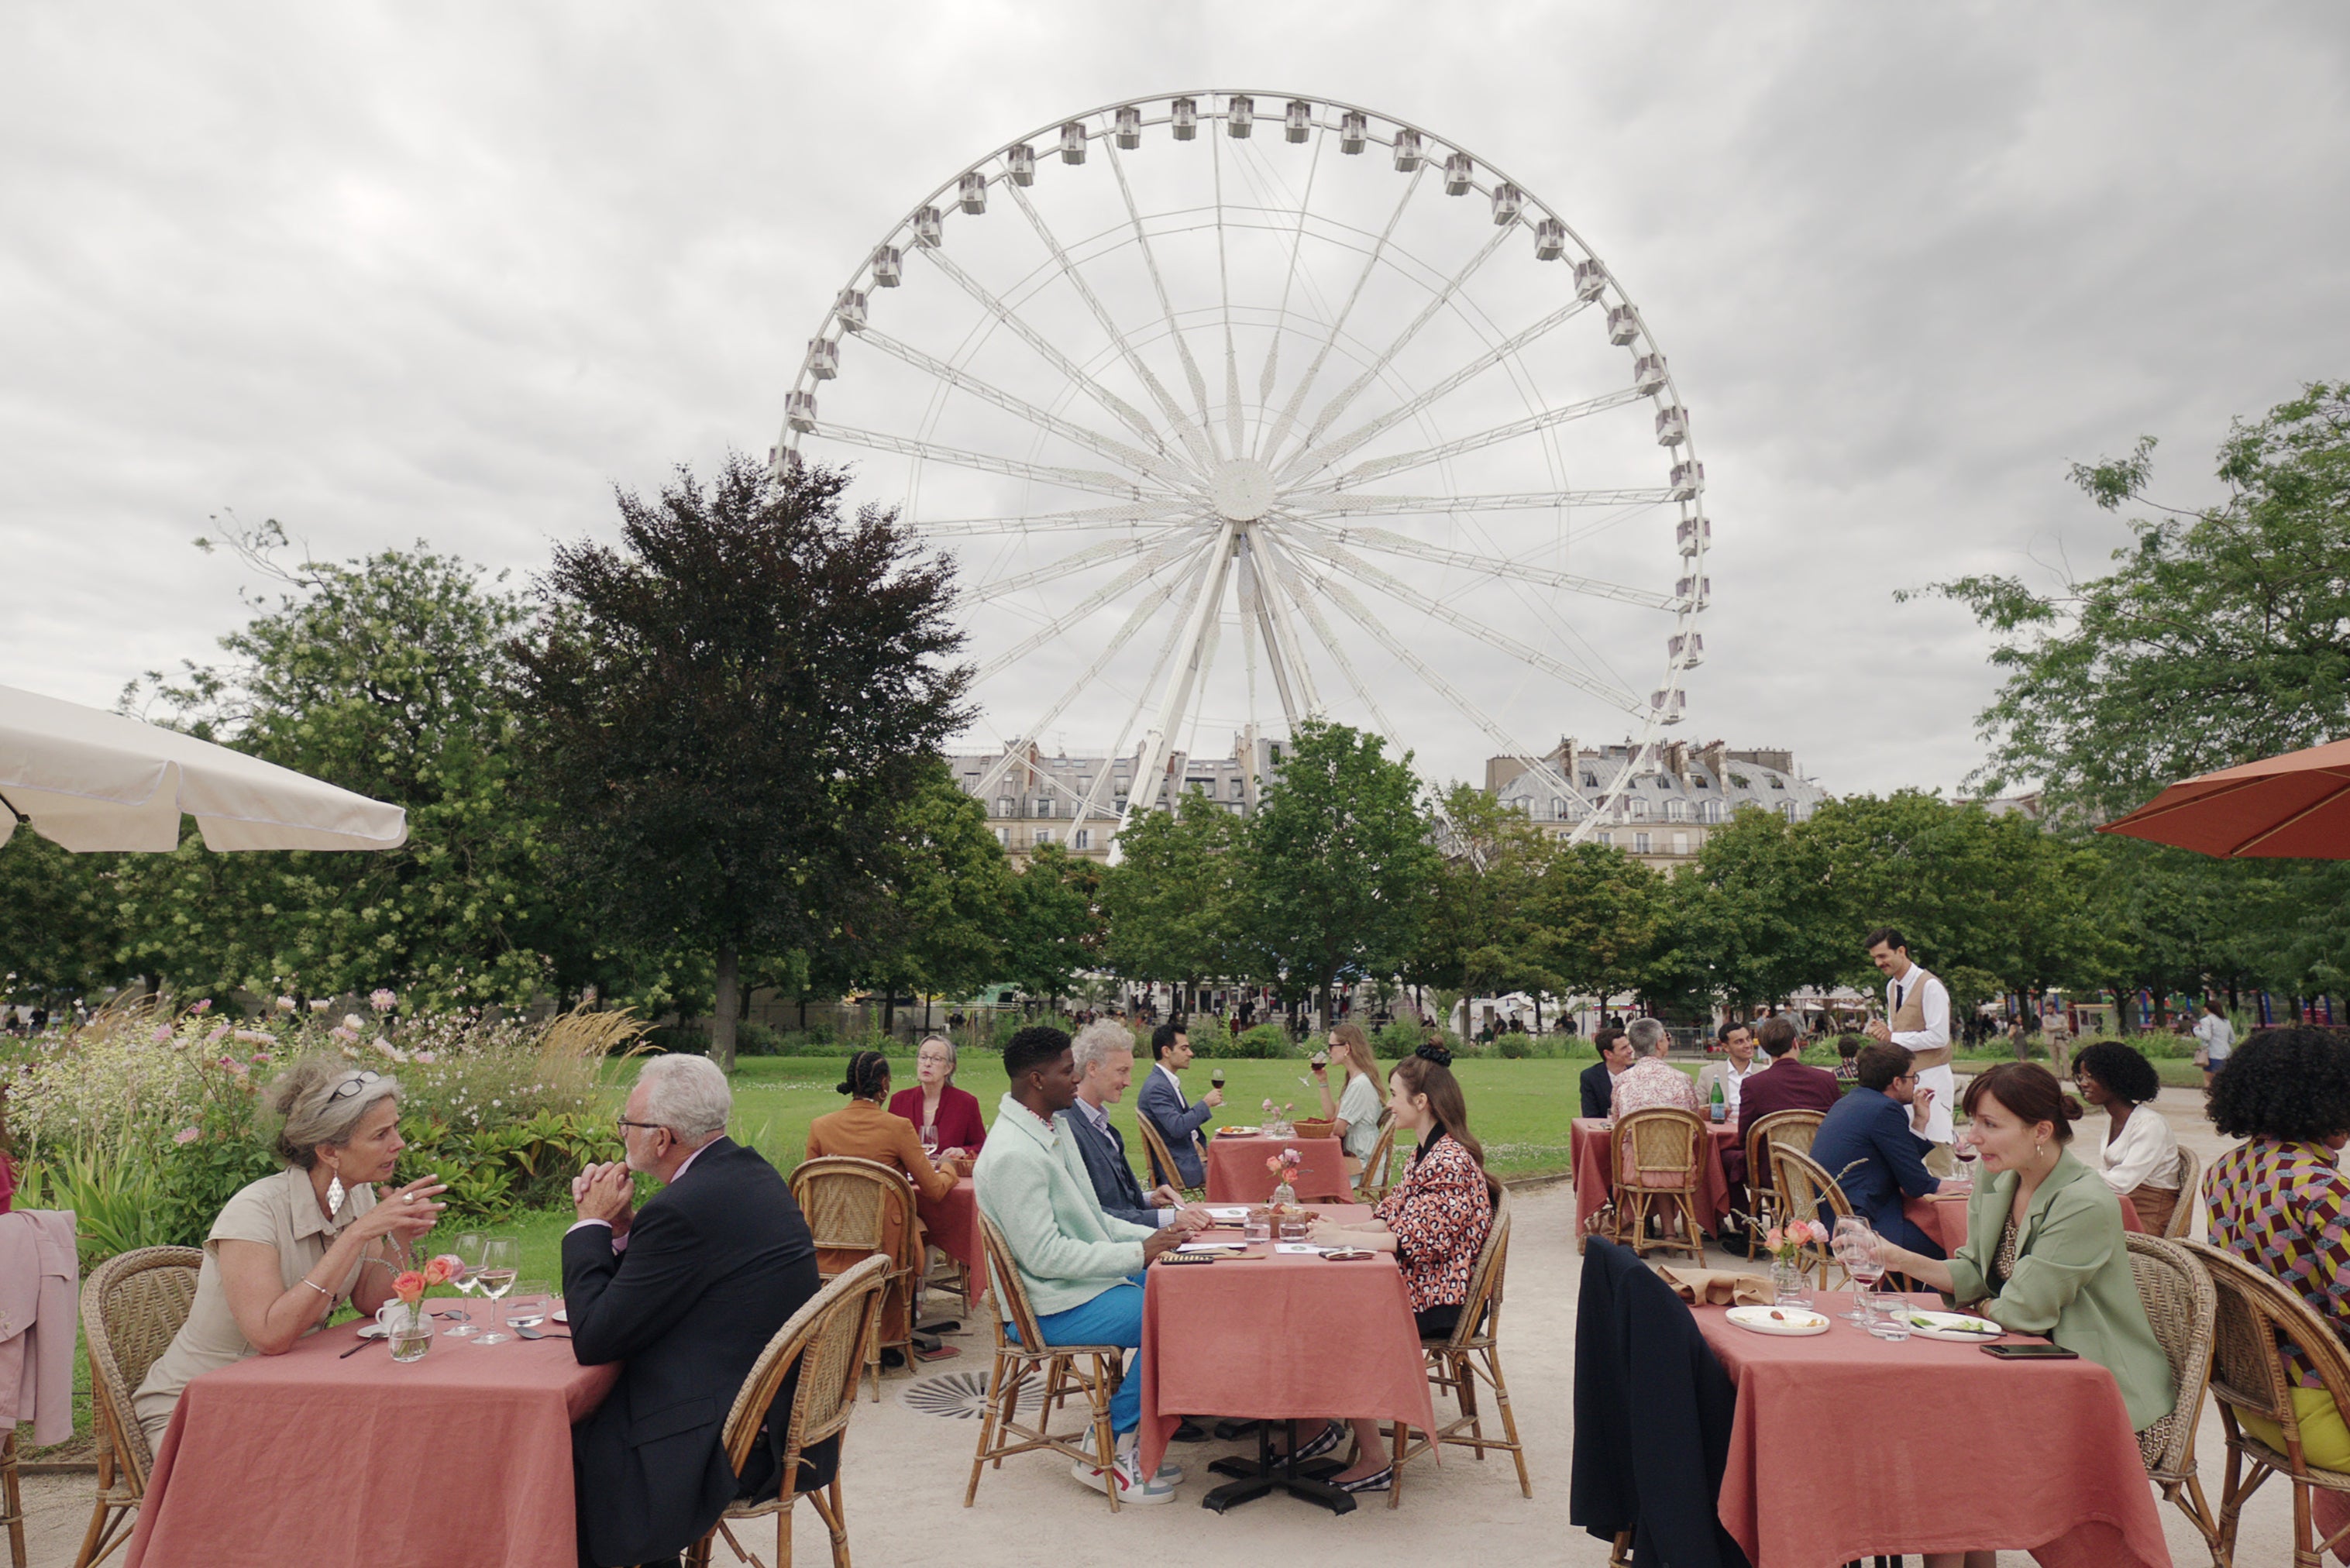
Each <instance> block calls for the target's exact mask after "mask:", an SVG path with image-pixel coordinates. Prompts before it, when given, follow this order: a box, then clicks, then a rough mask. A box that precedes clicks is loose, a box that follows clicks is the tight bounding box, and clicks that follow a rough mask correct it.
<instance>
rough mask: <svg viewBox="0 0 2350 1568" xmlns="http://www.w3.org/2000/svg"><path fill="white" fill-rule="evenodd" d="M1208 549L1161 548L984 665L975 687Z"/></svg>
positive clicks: (1190, 543)
mask: <svg viewBox="0 0 2350 1568" xmlns="http://www.w3.org/2000/svg"><path fill="white" fill-rule="evenodd" d="M1206 548H1207V546H1206V545H1201V543H1200V542H1199V541H1198V540H1197V539H1194V538H1185V539H1180V540H1178V541H1176V542H1175V543H1173V544H1171V545H1160V546H1159V549H1158V550H1157V551H1155V552H1154V553H1153V554H1151V555H1149V556H1146V557H1145V558H1143V559H1142V560H1139V561H1137V562H1136V563H1135V564H1134V565H1133V566H1128V568H1127V569H1126V570H1125V571H1123V572H1120V573H1119V574H1118V576H1115V577H1113V578H1111V579H1110V580H1109V581H1108V582H1107V583H1104V584H1103V585H1102V586H1101V587H1098V588H1096V589H1095V590H1094V591H1093V592H1092V593H1090V594H1087V596H1086V597H1084V598H1082V599H1079V600H1078V601H1077V602H1076V604H1074V605H1072V606H1071V607H1069V608H1067V609H1066V610H1064V611H1063V612H1062V613H1061V614H1059V615H1057V616H1055V617H1054V618H1052V619H1051V620H1049V621H1047V622H1045V624H1044V625H1043V626H1041V627H1038V628H1036V629H1035V631H1032V632H1030V633H1029V634H1028V635H1027V636H1026V637H1024V638H1022V639H1020V640H1019V641H1018V642H1015V643H1014V644H1013V645H1012V646H1011V647H1010V648H1007V649H1004V650H1003V652H1002V653H999V654H997V655H996V656H995V657H994V658H993V659H988V660H987V661H986V662H985V663H983V664H982V665H981V666H980V667H979V669H978V670H975V671H974V672H973V673H972V684H974V685H976V684H978V683H979V682H980V681H983V680H987V679H988V678H989V677H990V676H993V675H999V674H1001V673H1003V671H1004V670H1007V669H1009V668H1010V667H1011V666H1013V665H1014V664H1017V663H1019V662H1020V660H1022V659H1025V658H1027V657H1028V656H1029V655H1030V654H1032V653H1034V652H1035V651H1036V650H1037V649H1040V648H1042V647H1044V646H1045V644H1046V643H1049V642H1053V641H1055V640H1057V639H1060V638H1062V637H1064V636H1066V635H1067V633H1068V631H1069V629H1070V628H1073V627H1075V626H1077V625H1079V624H1080V623H1082V622H1083V621H1085V620H1086V618H1087V617H1089V616H1091V615H1092V614H1093V613H1094V611H1096V610H1097V609H1099V608H1101V607H1102V606H1104V605H1106V604H1108V603H1109V602H1110V601H1111V600H1113V599H1115V598H1117V597H1118V595H1120V594H1122V593H1124V592H1126V590H1127V589H1128V588H1130V587H1134V586H1135V585H1136V584H1138V583H1143V582H1148V581H1149V580H1150V579H1151V578H1153V577H1155V576H1158V575H1159V573H1161V572H1163V571H1165V570H1166V569H1167V568H1168V567H1170V566H1174V565H1176V564H1177V563H1178V562H1180V561H1184V560H1187V559H1191V558H1194V557H1196V556H1199V555H1200V554H1201V552H1202V551H1204V550H1205V549H1206Z"/></svg>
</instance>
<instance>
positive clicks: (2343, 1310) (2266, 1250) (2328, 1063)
mask: <svg viewBox="0 0 2350 1568" xmlns="http://www.w3.org/2000/svg"><path fill="white" fill-rule="evenodd" d="M2211 1120H2212V1121H2213V1123H2214V1124H2216V1125H2217V1126H2218V1127H2219V1129H2220V1132H2222V1133H2224V1134H2226V1135H2227V1136H2229V1137H2241V1138H2242V1139H2243V1140H2244V1141H2243V1142H2242V1143H2241V1144H2239V1145H2237V1146H2236V1147H2234V1148H2231V1149H2230V1150H2228V1152H2227V1153H2225V1154H2223V1155H2221V1156H2220V1157H2219V1158H2217V1159H2214V1160H2213V1161H2212V1162H2211V1173H2210V1177H2209V1178H2208V1179H2207V1190H2208V1191H2209V1193H2210V1206H2211V1242H2212V1245H2214V1246H2217V1247H2224V1248H2226V1249H2227V1250H2228V1251H2230V1252H2233V1253H2235V1254H2236V1255H2237V1256H2238V1257H2240V1258H2241V1259H2243V1260H2244V1262H2248V1263H2250V1264H2251V1265H2252V1267H2254V1268H2256V1269H2260V1270H2262V1271H2263V1272H2267V1273H2271V1274H2274V1275H2275V1276H2276V1277H2277V1278H2278V1279H2279V1280H2281V1281H2282V1282H2284V1283H2285V1284H2286V1285H2288V1286H2290V1287H2291V1288H2292V1289H2293V1290H2294V1291H2296V1292H2298V1293H2300V1295H2301V1298H2302V1299H2303V1301H2305V1302H2307V1303H2309V1304H2310V1306H2311V1307H2312V1308H2313V1309H2314V1310H2315V1312H2316V1313H2317V1314H2318V1316H2320V1317H2322V1318H2324V1319H2325V1321H2326V1322H2327V1323H2329V1324H2332V1325H2333V1327H2334V1334H2336V1335H2337V1336H2338V1337H2343V1338H2350V1179H2345V1177H2344V1176H2343V1174H2342V1172H2341V1171H2340V1170H2339V1169H2337V1168H2335V1166H2334V1159H2335V1157H2336V1156H2338V1155H2339V1154H2340V1153H2341V1152H2342V1147H2343V1146H2344V1145H2345V1144H2350V1046H2345V1045H2344V1044H2342V1043H2341V1042H2340V1041H2339V1040H2337V1039H2335V1038H2334V1036H2332V1035H2331V1034H2328V1033H2325V1032H2324V1031H2323V1030H2318V1029H2303V1028H2293V1029H2270V1030H2263V1031H2262V1032H2261V1033H2258V1034H2255V1035H2253V1036H2252V1037H2251V1039H2250V1040H2248V1041H2247V1042H2246V1043H2245V1044H2243V1045H2241V1046H2240V1047H2238V1048H2237V1050H2236V1051H2235V1053H2234V1054H2232V1055H2231V1056H2230V1059H2229V1061H2228V1065H2227V1070H2226V1071H2224V1072H2222V1073H2220V1074H2219V1075H2217V1076H2216V1077H2215V1078H2214V1079H2213V1081H2212V1085H2211ZM2282 1348H2283V1352H2284V1362H2285V1367H2286V1369H2287V1370H2288V1371H2289V1372H2290V1373H2291V1374H2292V1375H2293V1382H2294V1383H2295V1384H2296V1385H2297V1386H2296V1387H2295V1388H2294V1389H2293V1414H2294V1415H2295V1416H2296V1417H2298V1418H2299V1420H2300V1423H2301V1445H2302V1449H2303V1453H2305V1454H2306V1455H2307V1456H2308V1459H2309V1461H2310V1463H2312V1464H2314V1465H2319V1466H2323V1467H2324V1469H2331V1470H2338V1469H2350V1426H2345V1423H2344V1420H2343V1413H2342V1412H2341V1411H2340V1410H2338V1409H2336V1408H2335V1407H2334V1401H2333V1399H2332V1398H2331V1397H2329V1396H2328V1395H2327V1394H2326V1392H2325V1389H2324V1386H2322V1385H2321V1384H2320V1383H2319V1381H2318V1377H2317V1374H2316V1372H2315V1371H2314V1369H2313V1368H2312V1367H2311V1366H2310V1363H2309V1358H2308V1356H2306V1355H2303V1353H2302V1349H2301V1347H2300V1346H2299V1345H2295V1344H2293V1342H2292V1341H2291V1340H2286V1341H2285V1342H2284V1343H2283V1346H2282ZM2238 1418H2239V1419H2240V1420H2241V1421H2242V1422H2243V1424H2244V1426H2245V1427H2246V1428H2249V1429H2250V1430H2251V1433H2252V1435H2253V1436H2254V1437H2256V1438H2260V1439H2261V1441H2262V1442H2264V1443H2268V1444H2270V1445H2272V1447H2277V1448H2282V1446H2283V1443H2284V1434H2283V1433H2282V1432H2281V1431H2280V1430H2278V1428H2277V1426H2276V1424H2275V1423H2274V1422H2272V1421H2263V1420H2262V1419H2261V1418H2260V1417H2257V1416H2250V1415H2244V1416H2240V1417H2238Z"/></svg>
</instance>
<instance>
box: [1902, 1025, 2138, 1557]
mask: <svg viewBox="0 0 2350 1568" xmlns="http://www.w3.org/2000/svg"><path fill="white" fill-rule="evenodd" d="M1964 1104H1965V1106H1966V1111H1967V1116H1968V1118H1969V1120H1970V1126H1969V1127H1968V1129H1967V1133H1966V1136H1967V1137H1970V1139H1971V1140H1972V1141H1973V1143H1974V1146H1975V1147H1976V1149H1977V1151H1978V1152H1979V1153H1981V1156H1982V1164H1983V1170H1984V1178H1983V1179H1982V1180H1981V1181H1980V1182H1978V1183H1977V1184H1976V1186H1975V1190H1974V1197H1973V1199H1971V1200H1970V1202H1969V1203H1968V1205H1967V1240H1966V1244H1965V1245H1964V1246H1962V1247H1960V1249H1959V1251H1958V1255H1957V1256H1955V1257H1953V1258H1951V1259H1950V1261H1949V1262H1942V1261H1941V1260H1939V1259H1936V1258H1928V1257H1924V1256H1921V1255H1920V1254H1918V1253H1917V1252H1913V1251H1909V1250H1908V1249H1907V1248H1904V1247H1897V1246H1895V1245H1894V1244H1893V1243H1891V1242H1889V1241H1884V1240H1883V1239H1882V1238H1880V1239H1879V1240H1878V1242H1877V1253H1878V1255H1879V1256H1881V1257H1882V1258H1883V1259H1884V1260H1885V1266H1886V1267H1887V1269H1888V1270H1894V1271H1898V1272H1901V1273H1905V1274H1908V1276H1909V1277H1910V1278H1912V1279H1915V1280H1918V1281H1920V1282H1923V1283H1925V1284H1928V1285H1930V1286H1932V1287H1933V1288H1934V1289H1936V1290H1939V1291H1940V1292H1941V1293H1943V1294H1945V1295H1947V1296H1949V1297H1950V1298H1951V1299H1952V1300H1953V1301H1955V1302H1956V1303H1959V1304H1960V1306H1963V1307H1965V1308H1967V1309H1968V1310H1969V1311H1970V1312H1975V1313H1980V1314H1982V1315H1983V1316H1985V1317H1987V1318H1990V1319H1991V1320H1992V1321H1993V1322H1995V1323H1997V1324H2000V1325H2001V1326H2002V1327H2004V1328H2007V1329H2010V1330H2012V1331H2013V1332H2015V1333H2018V1334H2044V1335H2046V1336H2047V1337H2048V1338H2050V1339H2052V1340H2054V1341H2055V1342H2056V1343H2057V1344H2058V1345H2062V1346H2063V1347H2064V1348H2065V1349H2066V1350H2069V1351H2072V1352H2073V1353H2074V1354H2075V1355H2079V1356H2081V1357H2083V1358H2084V1359H2085V1360H2089V1361H2094V1362H2095V1363H2096V1364H2097V1365H2099V1366H2103V1367H2105V1368H2106V1370H2107V1371H2108V1372H2111V1373H2112V1374H2113V1375H2114V1381H2115V1383H2116V1384H2118V1385H2119V1386H2120V1387H2121V1395H2122V1404H2123V1406H2124V1407H2125V1408H2126V1409H2127V1410H2128V1412H2129V1423H2130V1427H2131V1428H2132V1429H2133V1430H2135V1431H2136V1432H2137V1436H2138V1445H2139V1447H2140V1449H2142V1450H2145V1451H2147V1452H2159V1451H2160V1449H2162V1448H2163V1446H2165V1445H2166V1444H2167V1443H2168V1440H2169V1427H2170V1412H2171V1407H2172V1404H2173V1402H2174V1401H2175V1400H2176V1398H2177V1390H2176V1388H2175V1387H2174V1386H2172V1384H2171V1380H2170V1363H2169V1362H2168V1360H2167V1359H2165V1358H2164V1356H2163V1354H2162V1346H2161V1345H2160V1344H2158V1342H2157V1341H2156V1339H2155V1337H2154V1329H2153V1326H2152V1325H2151V1324H2148V1323H2147V1316H2146V1306H2145V1303H2142V1302H2141V1301H2139V1299H2138V1293H2137V1279H2136V1277H2135V1276H2134V1275H2133V1274H2132V1273H2131V1272H2130V1261H2129V1249H2128V1248H2127V1246H2126V1245H2125V1244H2124V1242H2123V1241H2122V1234H2123V1231H2122V1211H2121V1201H2120V1199H2117V1198H2116V1197H2115V1196H2114V1191H2113V1189H2111V1188H2110V1187H2107V1186H2106V1184H2105V1182H2103V1181H2102V1180H2100V1179H2098V1177H2097V1174H2096V1172H2095V1171H2093V1170H2091V1169H2090V1168H2088V1167H2087V1166H2085V1165H2083V1164H2082V1163H2081V1162H2080V1161H2079V1160H2077V1159H2074V1158H2073V1157H2072V1156H2071V1155H2070V1154H2068V1153H2066V1152H2065V1150H2064V1146H2065V1145H2066V1144H2067V1143H2070V1142H2071V1141H2072V1138H2073V1118H2074V1117H2075V1116H2079V1115H2080V1114H2081V1108H2080V1106H2078V1105H2077V1104H2075V1103H2074V1102H2072V1101H2070V1100H2067V1099H2066V1098H2065V1097H2064V1090H2063V1088H2062V1087H2061V1086H2059V1085H2058V1084H2057V1082H2056V1075H2054V1074H2053V1073H2051V1072H2049V1071H2048V1069H2047V1068H2045V1067H2043V1066H2042V1065H2040V1064H2038V1063H2036V1062H2003V1063H2002V1064H1999V1065H1998V1066H1996V1067H1992V1068H1991V1069H1990V1070H1988V1071H1987V1072H1984V1073H1982V1074H1981V1075H1979V1076H1978V1077H1976V1079H1975V1080H1974V1081H1973V1082H1972V1083H1970V1084H1969V1085H1967V1092H1966V1097H1965V1100H1964ZM1965 1562H1966V1563H1967V1564H1968V1568H1974V1564H1976V1563H1978V1562H1981V1563H1986V1564H1987V1563H1990V1562H1991V1553H1990V1552H1968V1553H1966V1554H1965ZM1926 1563H1927V1565H1928V1568H1941V1565H1943V1564H1948V1565H1950V1568H1957V1564H1958V1563H1960V1556H1959V1554H1958V1553H1955V1552H1951V1553H1947V1554H1936V1555H1929V1557H1928V1558H1927V1559H1926Z"/></svg>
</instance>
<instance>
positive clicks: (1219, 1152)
mask: <svg viewBox="0 0 2350 1568" xmlns="http://www.w3.org/2000/svg"><path fill="white" fill-rule="evenodd" d="M1284 1148H1294V1149H1295V1150H1296V1151H1297V1152H1298V1155H1299V1156H1300V1158H1303V1159H1304V1161H1305V1163H1304V1164H1303V1165H1301V1166H1299V1167H1298V1168H1297V1177H1296V1179H1295V1180H1294V1181H1293V1182H1291V1183H1290V1185H1291V1186H1293V1187H1295V1189H1297V1198H1298V1201H1300V1202H1302V1203H1310V1202H1313V1201H1314V1200H1315V1199H1330V1200H1331V1201H1333V1202H1339V1201H1343V1200H1345V1199H1347V1197H1349V1196H1351V1190H1350V1189H1348V1187H1347V1146H1346V1145H1344V1144H1342V1143H1340V1142H1339V1141H1338V1140H1337V1139H1336V1138H1335V1137H1232V1136H1230V1135H1229V1134H1219V1135H1218V1136H1217V1137H1215V1138H1214V1139H1213V1140H1212V1141H1211V1142H1210V1143H1209V1145H1208V1201H1209V1202H1211V1203H1262V1202H1263V1201H1264V1200H1265V1199H1268V1198H1270V1197H1272V1196H1273V1172H1272V1171H1270V1170H1267V1169H1266V1168H1265V1165H1264V1162H1265V1161H1266V1160H1267V1159H1269V1158H1272V1157H1273V1156H1274V1155H1276V1154H1279V1153H1280V1152H1281V1151H1282V1150H1283V1149H1284Z"/></svg>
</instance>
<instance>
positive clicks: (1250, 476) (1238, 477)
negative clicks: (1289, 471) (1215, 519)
mask: <svg viewBox="0 0 2350 1568" xmlns="http://www.w3.org/2000/svg"><path fill="white" fill-rule="evenodd" d="M1209 495H1210V497H1211V499H1212V500H1213V501H1214V503H1215V507H1216V515H1217V516H1219V517H1222V519H1223V520H1224V521H1225V522H1227V523H1253V522H1255V521H1256V520H1257V519H1258V518H1260V517H1262V516H1263V515H1264V514H1266V513H1268V512H1270V511H1272V510H1273V504H1274V498H1275V492H1274V483H1273V470H1271V469H1269V468H1267V467H1266V466H1265V465H1264V464H1263V463H1262V462H1258V461H1257V460H1256V459H1255V458H1253V457H1235V458H1230V459H1227V460H1226V461H1224V462H1221V463H1219V464H1217V465H1216V476H1215V478H1214V479H1213V480H1211V481H1210V482H1209Z"/></svg>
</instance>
